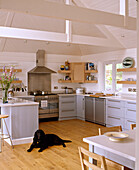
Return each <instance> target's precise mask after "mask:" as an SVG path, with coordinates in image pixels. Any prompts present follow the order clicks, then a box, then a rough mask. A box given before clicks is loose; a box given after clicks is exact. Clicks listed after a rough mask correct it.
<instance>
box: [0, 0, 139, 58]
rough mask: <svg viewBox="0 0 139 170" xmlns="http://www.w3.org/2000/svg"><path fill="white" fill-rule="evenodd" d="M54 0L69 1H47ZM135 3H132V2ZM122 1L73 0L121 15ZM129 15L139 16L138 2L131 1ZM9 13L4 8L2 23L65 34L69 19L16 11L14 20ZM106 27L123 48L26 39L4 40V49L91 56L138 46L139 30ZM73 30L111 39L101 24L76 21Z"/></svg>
mask: <svg viewBox="0 0 139 170" xmlns="http://www.w3.org/2000/svg"><path fill="white" fill-rule="evenodd" d="M44 1H49V2H53V3H65V0H44ZM131 2H132V3H131ZM119 3H120V0H105V1H104V0H97V1H96V0H73V1H72V5H74V6H80V7H84V8H89V9H95V10H100V11H105V12H110V13H115V14H119V8H120V6H119ZM129 5H130V8H129V15H130V16H132V17H136V1H135V0H129ZM9 14H10V13H9V12H6V11H2V10H0V26H8V27H14V28H24V29H31V30H41V31H49V32H58V33H65V31H66V26H65V21H64V20H60V19H55V18H47V17H41V16H33V15H29V14H25V13H14V14H13V16H12V17H11V19H10V20H8V21H7V16H8V15H9ZM105 29H106V30H107V31H108V32H109V33H110V34H111V35H112V36H113V39H115V41H118V42H119V44H121V45H122V46H121V48H120V47H119V48H118V47H102V46H97V45H83V44H80V43H78V44H72V43H71V44H69V43H60V42H49V43H48V42H45V41H35V40H27V41H26V40H23V39H13V38H12V39H10V38H1V39H0V51H1V52H27V53H32V52H34V53H35V52H36V51H37V50H38V49H44V50H46V51H47V53H49V54H65V55H88V54H95V53H100V52H106V51H113V50H119V49H124V48H135V47H136V31H131V30H127V29H122V28H117V27H112V26H105ZM72 33H73V34H75V35H84V36H88V37H98V38H104V39H105V38H107V37H106V34H105V32H103V31H102V30H101V29H99V27H98V26H97V25H94V24H89V23H79V22H75V21H74V22H72Z"/></svg>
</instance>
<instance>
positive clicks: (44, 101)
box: [41, 100, 48, 108]
mask: <svg viewBox="0 0 139 170" xmlns="http://www.w3.org/2000/svg"><path fill="white" fill-rule="evenodd" d="M43 107H48V101H47V100H41V108H43Z"/></svg>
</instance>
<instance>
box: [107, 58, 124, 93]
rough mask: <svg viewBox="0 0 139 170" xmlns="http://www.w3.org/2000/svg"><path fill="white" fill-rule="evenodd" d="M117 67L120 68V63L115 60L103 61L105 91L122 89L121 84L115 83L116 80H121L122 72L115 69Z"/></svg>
mask: <svg viewBox="0 0 139 170" xmlns="http://www.w3.org/2000/svg"><path fill="white" fill-rule="evenodd" d="M118 68H122V63H120V62H117V61H113V62H109V63H105V91H107V92H120V91H122V84H117V83H116V82H117V81H118V80H122V73H121V72H117V71H116V70H117V69H118Z"/></svg>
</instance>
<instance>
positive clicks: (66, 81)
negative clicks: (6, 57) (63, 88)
mask: <svg viewBox="0 0 139 170" xmlns="http://www.w3.org/2000/svg"><path fill="white" fill-rule="evenodd" d="M58 83H72V81H71V80H58Z"/></svg>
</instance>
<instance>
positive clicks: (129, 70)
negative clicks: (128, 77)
mask: <svg viewBox="0 0 139 170" xmlns="http://www.w3.org/2000/svg"><path fill="white" fill-rule="evenodd" d="M117 72H136V68H120V69H117Z"/></svg>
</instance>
